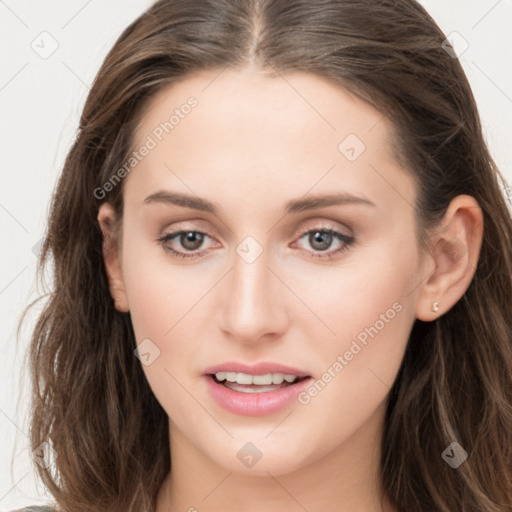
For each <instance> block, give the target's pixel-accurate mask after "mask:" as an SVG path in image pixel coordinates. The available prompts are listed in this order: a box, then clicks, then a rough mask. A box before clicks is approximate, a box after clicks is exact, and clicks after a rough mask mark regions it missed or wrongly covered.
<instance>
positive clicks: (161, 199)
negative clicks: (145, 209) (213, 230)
mask: <svg viewBox="0 0 512 512" xmlns="http://www.w3.org/2000/svg"><path fill="white" fill-rule="evenodd" d="M143 204H173V205H176V206H183V207H186V208H192V209H194V210H200V211H203V212H208V213H212V214H214V215H215V214H217V213H218V211H219V209H220V208H219V207H218V205H216V204H214V203H212V202H210V201H208V200H206V199H202V198H200V197H197V196H191V195H188V194H182V193H179V192H169V191H158V192H155V193H154V194H151V195H150V196H148V197H146V199H144V202H143ZM345 204H362V205H367V206H371V207H376V205H375V203H373V202H372V201H370V200H369V199H366V198H364V197H359V196H356V195H353V194H350V193H348V192H343V193H338V194H327V195H313V196H310V197H308V198H307V199H303V198H301V199H293V200H291V201H288V202H287V203H286V204H285V206H284V212H285V214H289V213H299V212H303V211H306V210H315V209H319V208H325V207H327V206H338V205H345Z"/></svg>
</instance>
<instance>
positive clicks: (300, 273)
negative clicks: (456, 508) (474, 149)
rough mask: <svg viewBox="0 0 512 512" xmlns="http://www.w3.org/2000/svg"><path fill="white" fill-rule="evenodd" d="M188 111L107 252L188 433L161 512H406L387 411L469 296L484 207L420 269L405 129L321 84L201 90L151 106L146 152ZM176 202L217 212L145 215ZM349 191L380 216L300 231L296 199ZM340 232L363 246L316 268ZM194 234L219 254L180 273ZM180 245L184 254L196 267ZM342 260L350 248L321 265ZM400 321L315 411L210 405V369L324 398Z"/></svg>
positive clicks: (244, 80)
mask: <svg viewBox="0 0 512 512" xmlns="http://www.w3.org/2000/svg"><path fill="white" fill-rule="evenodd" d="M190 96H194V97H195V98H196V99H197V100H198V106H197V107H196V108H194V109H193V110H192V111H191V113H190V114H188V115H187V116H185V117H184V118H183V119H180V122H179V124H178V125H176V126H175V127H174V129H173V130H172V132H170V133H169V134H168V135H166V137H164V138H163V140H162V141H161V142H160V143H159V144H158V145H157V146H156V147H155V148H154V149H152V150H151V151H150V152H149V154H148V155H147V156H146V157H145V158H144V159H143V160H142V161H141V162H140V163H139V164H138V165H137V166H136V168H134V169H133V170H132V171H131V173H130V174H129V175H128V176H127V177H126V178H125V180H124V183H123V187H124V189H123V194H124V201H125V207H124V213H123V219H122V227H123V229H122V245H121V246H119V245H117V246H116V245H112V246H108V244H107V245H106V246H105V251H104V255H105V265H106V269H107V273H108V276H109V279H110V284H111V293H112V297H115V298H116V299H118V300H117V301H116V302H115V304H116V307H117V309H118V310H119V311H121V312H129V313H130V315H131V319H132V322H133V327H134V332H135V335H136V339H137V343H140V342H142V340H144V339H146V338H149V339H150V340H151V341H152V343H154V345H156V346H157V347H158V349H159V350H160V355H159V356H158V357H157V358H156V359H155V360H154V361H153V362H152V363H151V364H150V365H147V366H143V369H144V372H145V374H146V376H147V379H148V381H149V384H150V386H151V388H152V390H153V392H154V394H155V396H156V397H157V399H158V400H159V402H160V403H161V404H162V407H163V408H164V409H165V411H166V413H167V414H168V416H169V419H170V422H169V423H170V428H169V435H170V442H171V455H170V456H171V467H172V468H173V469H172V472H171V473H170V474H169V475H168V477H167V478H166V480H165V481H164V483H163V485H162V488H161V491H160V493H159V495H158V502H157V508H156V510H157V512H163V511H173V510H179V511H186V510H189V511H190V512H192V511H193V510H198V511H200V512H207V511H218V510H223V511H240V510H244V511H247V512H252V511H258V512H259V511H261V510H262V508H261V505H262V503H264V504H265V510H266V511H267V512H274V511H280V512H281V511H282V510H287V511H295V510H297V511H301V510H304V509H306V510H308V511H331V510H332V511H334V510H336V511H338V512H349V511H350V512H354V511H365V512H366V511H367V512H373V511H375V512H376V511H382V510H385V511H391V510H394V509H393V508H392V507H391V506H390V505H389V503H388V501H387V499H386V498H385V496H384V499H383V500H382V502H381V500H380V496H381V492H382V489H381V487H380V483H379V457H380V440H381V436H382V428H383V418H384V413H385V401H386V398H387V395H388V393H389V389H390V387H391V386H392V383H393V381H394V379H395V377H396V375H397V372H398V369H399V367H400V363H401V361H402V358H403V354H404V350H405V347H406V343H407V340H408V336H409V334H410V331H411V329H412V326H413V323H414V321H415V319H416V318H418V319H421V320H423V321H433V320H435V319H436V318H437V317H438V316H439V315H441V314H444V313H445V312H446V311H448V310H449V309H450V308H451V307H452V306H453V305H454V304H455V303H456V302H457V301H458V300H459V299H460V297H461V296H462V295H463V293H464V292H465V291H466V289H467V287H468V286H469V284H470V281H471V279H472V277H473V274H474V270H475V267H476V262H477V259H478V253H479V250H480V246H481V238H482V231H483V218H482V213H481V210H480V208H479V206H478V204H477V203H476V201H475V200H474V199H473V198H472V197H469V196H458V197H457V198H455V199H454V200H453V201H452V203H451V204H450V207H449V209H448V211H447V213H446V215H445V218H444V220H443V222H442V224H441V225H440V226H438V229H436V231H435V233H433V234H432V235H431V242H432V251H431V252H429V253H425V254H421V253H420V251H419V248H418V245H417V243H416V238H415V221H414V210H413V207H412V205H414V201H415V197H416V188H415V182H414V180H413V178H412V176H411V175H410V174H409V172H408V171H407V170H406V169H403V168H402V167H400V165H399V163H398V162H397V160H396V159H395V158H394V156H393V153H392V150H391V142H392V140H393V127H392V125H391V124H390V123H389V122H388V120H387V119H386V118H384V117H383V116H382V114H381V113H379V112H378V111H377V110H375V109H374V108H373V107H371V106H369V105H367V104H366V103H364V102H362V101H361V100H359V99H357V98H356V97H354V96H352V95H350V94H349V93H347V92H346V91H344V90H343V89H341V88H340V87H339V86H336V85H333V84H331V83H330V82H328V81H326V80H325V79H323V78H320V77H317V76H314V75H311V74H306V73H292V74H287V75H284V76H277V77H270V76H266V75H265V74H264V73H263V72H261V71H258V70H254V69H248V70H243V71H240V70H237V71H235V70H224V71H223V72H222V73H220V74H219V71H218V70H215V71H203V72H201V73H196V74H194V75H191V76H189V77H187V78H186V79H183V80H181V81H180V82H178V83H177V84H174V85H173V86H171V87H168V88H167V89H165V90H163V91H160V92H159V93H158V94H157V95H156V96H154V97H153V98H152V99H151V102H150V103H149V104H148V106H147V108H146V112H145V116H144V118H143V119H142V121H141V123H140V125H139V127H138V130H137V133H136V140H135V144H134V147H140V146H141V145H142V144H143V143H144V141H145V140H146V137H147V136H148V135H149V134H151V133H152V130H154V128H155V127H156V126H158V125H159V123H161V122H162V121H164V120H166V119H168V117H169V113H170V112H172V111H174V109H176V108H179V107H180V106H181V105H183V104H184V103H186V100H187V98H188V97H190ZM348 134H355V135H357V137H358V138H359V139H360V140H362V141H363V142H364V144H365V146H366V149H365V151H364V152H362V153H361V154H360V156H359V157H358V158H357V159H355V160H354V161H349V160H348V159H347V158H346V157H345V155H344V154H342V152H340V150H339V149H338V145H339V144H340V142H342V141H343V140H344V139H345V137H347V135H348ZM161 190H167V191H175V192H181V193H186V194H190V195H193V196H194V197H197V196H198V197H201V198H205V199H207V200H209V201H211V202H213V203H215V204H216V205H217V206H218V209H219V210H218V212H217V214H212V213H208V212H204V211H198V210H194V209H191V208H186V207H182V206H176V205H171V204H163V203H152V204H144V199H145V198H146V197H147V196H149V195H150V194H153V193H155V192H157V191H161ZM334 192H350V193H352V194H354V195H357V196H359V197H363V198H366V199H368V200H370V201H372V202H373V203H374V206H368V205H365V204H343V205H334V206H328V207H323V208H320V209H315V210H308V211H303V212H299V213H290V214H288V215H283V212H284V205H285V203H286V202H287V201H289V200H292V199H299V198H309V197H311V196H313V195H317V194H318V195H322V194H329V193H334ZM113 218H114V213H113V211H112V208H111V206H110V205H109V204H108V203H104V204H103V205H102V206H101V207H100V209H99V213H98V221H99V223H100V226H101V228H102V230H103V232H104V235H105V237H106V239H108V238H107V237H108V236H109V235H110V233H109V229H110V228H109V224H108V222H109V221H111V220H112V219H113ZM326 227H327V228H332V229H335V230H337V231H339V232H341V233H343V234H345V235H347V236H350V235H353V236H354V237H355V242H354V243H353V244H352V245H351V246H349V247H348V248H347V250H346V251H344V252H342V253H338V254H337V255H336V256H335V257H333V259H330V260H329V259H328V258H325V259H321V258H315V257H311V255H314V254H316V255H318V254H322V250H321V249H319V248H318V245H315V240H314V239H313V240H312V239H311V238H310V237H309V235H308V234H306V235H305V236H302V235H303V234H304V233H308V232H309V230H313V234H314V232H315V231H316V230H321V229H322V228H326ZM179 229H184V230H190V231H194V230H195V231H200V232H203V233H206V234H207V235H208V236H207V237H205V238H204V241H203V243H202V245H201V244H200V243H198V244H197V245H198V246H199V249H189V250H188V252H189V253H194V252H195V253H196V254H197V253H200V252H201V251H204V252H203V256H196V257H192V258H177V257H173V256H172V255H171V254H170V253H169V252H168V251H166V250H165V248H164V245H162V243H161V242H158V241H157V238H158V237H159V236H160V235H162V234H167V233H171V232H173V231H177V230H179ZM247 236H252V237H253V238H254V239H255V240H256V241H257V243H258V244H259V245H260V247H261V249H262V251H263V252H262V253H261V255H260V256H259V257H258V258H257V259H256V260H255V261H254V262H252V263H250V264H249V263H247V262H246V261H245V260H244V259H243V258H242V257H241V256H240V255H239V254H238V253H237V252H236V248H237V246H238V245H239V244H240V243H241V242H242V241H243V240H244V239H245V237H247ZM181 242H182V243H183V239H182V240H181ZM182 243H180V240H179V238H175V239H174V241H172V242H169V241H168V242H166V244H167V247H169V246H171V247H172V248H173V249H175V250H178V251H181V252H187V248H186V247H184V246H183V245H182ZM342 246H343V243H342V242H339V241H337V239H336V238H333V239H332V243H331V245H330V246H328V247H327V249H325V250H324V251H323V253H325V252H333V251H335V250H336V249H338V248H340V247H342ZM189 247H190V246H189ZM454 250H456V251H458V257H455V258H454V257H453V251H454ZM228 271H229V272H228ZM434 301H437V302H438V303H439V305H440V308H439V311H438V312H437V313H436V312H433V311H432V302H434ZM395 303H398V304H399V305H400V306H401V309H400V312H398V313H396V315H394V318H393V319H392V320H389V321H388V322H386V323H385V326H384V328H382V329H381V330H379V332H378V334H377V335H376V336H375V337H374V338H369V339H368V343H367V345H366V346H364V347H363V348H362V350H361V351H360V352H358V353H357V355H356V356H354V357H353V358H352V359H351V360H350V361H348V362H347V364H346V366H344V368H343V370H342V371H341V372H339V373H336V374H335V375H336V376H335V377H334V378H332V379H331V381H330V382H329V383H328V384H327V385H326V386H325V388H324V389H323V390H322V391H321V392H320V393H318V394H317V395H316V396H314V397H313V398H311V400H310V402H309V403H307V404H305V405H304V404H301V403H299V402H294V403H293V404H292V406H291V407H288V408H286V409H285V410H282V411H279V412H277V413H273V414H269V415H265V416H260V417H247V416H241V415H237V414H234V413H231V412H229V411H226V410H224V409H222V408H221V407H219V406H218V405H217V404H216V403H215V402H214V401H213V400H212V398H211V397H210V395H209V393H208V391H207V388H206V386H205V381H204V377H202V374H203V372H204V370H205V368H207V367H208V366H211V365H214V364H218V363H221V362H224V361H233V360H236V361H242V362H245V363H248V364H252V363H256V362H260V361H272V362H278V363H282V364H286V365H289V366H293V367H296V368H299V369H301V370H304V371H306V372H307V373H308V374H309V375H311V376H313V377H314V378H315V379H321V378H322V375H323V374H324V373H325V372H326V371H327V369H328V368H330V367H331V368H332V365H333V363H335V362H336V360H337V357H338V355H340V354H341V355H342V354H344V353H345V352H346V351H347V350H349V349H350V346H351V343H352V341H353V340H354V339H355V338H356V336H357V335H358V334H360V333H361V332H362V331H364V329H365V328H367V327H370V326H373V325H375V324H376V321H377V320H379V319H380V318H381V316H380V315H382V314H385V313H386V311H388V310H389V309H390V308H392V305H393V304H395ZM247 442H251V443H253V444H254V445H255V446H256V447H257V448H258V449H259V450H260V452H261V453H262V458H261V459H260V460H259V461H258V462H257V463H256V464H255V465H254V466H252V467H250V468H248V467H246V466H245V465H244V464H242V463H241V461H240V460H239V459H238V457H237V453H238V451H239V450H240V449H241V448H242V447H243V446H244V445H245V444H246V443H247Z"/></svg>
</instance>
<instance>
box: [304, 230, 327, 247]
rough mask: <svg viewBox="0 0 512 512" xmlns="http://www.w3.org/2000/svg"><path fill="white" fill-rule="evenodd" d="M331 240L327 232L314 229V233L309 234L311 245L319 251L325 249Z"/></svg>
mask: <svg viewBox="0 0 512 512" xmlns="http://www.w3.org/2000/svg"><path fill="white" fill-rule="evenodd" d="M331 242H332V235H331V234H329V233H324V232H322V231H316V232H315V233H312V234H311V235H309V243H310V244H311V247H314V248H315V249H317V250H319V251H325V249H327V248H328V247H329V246H330V245H331Z"/></svg>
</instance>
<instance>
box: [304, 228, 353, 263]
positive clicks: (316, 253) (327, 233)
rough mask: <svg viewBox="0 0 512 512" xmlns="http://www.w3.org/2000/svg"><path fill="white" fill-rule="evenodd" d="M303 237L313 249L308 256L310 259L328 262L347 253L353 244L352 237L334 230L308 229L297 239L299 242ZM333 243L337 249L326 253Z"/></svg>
mask: <svg viewBox="0 0 512 512" xmlns="http://www.w3.org/2000/svg"><path fill="white" fill-rule="evenodd" d="M305 237H306V242H307V243H308V244H309V246H310V247H311V248H312V249H313V253H310V254H309V256H310V257H311V258H324V259H329V260H331V259H333V258H334V257H336V256H337V255H340V254H342V253H344V252H345V251H348V250H349V248H350V246H351V245H352V244H353V243H354V242H355V238H354V237H353V236H348V235H345V234H343V233H341V232H340V231H337V230H335V229H331V228H324V227H321V228H316V229H310V230H308V231H306V232H304V233H303V234H302V235H301V236H300V237H299V240H302V239H303V238H305ZM333 243H336V244H338V245H339V246H338V248H337V249H334V250H331V251H327V250H328V249H329V248H330V247H331V246H332V245H333Z"/></svg>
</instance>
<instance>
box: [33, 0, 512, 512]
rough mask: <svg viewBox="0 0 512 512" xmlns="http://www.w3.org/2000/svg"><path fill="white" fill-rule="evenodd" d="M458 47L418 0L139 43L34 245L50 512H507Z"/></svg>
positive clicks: (511, 282) (509, 381) (489, 255)
mask: <svg viewBox="0 0 512 512" xmlns="http://www.w3.org/2000/svg"><path fill="white" fill-rule="evenodd" d="M376 20H378V23H376V22H375V21H376ZM445 40H446V36H445V35H444V34H443V33H442V32H441V31H440V29H439V28H438V27H437V26H436V25H435V23H434V22H433V20H432V19H431V18H430V17H429V15H428V14H427V13H426V12H425V10H424V9H423V8H422V7H421V6H420V5H419V4H417V3H416V2H412V1H409V0H399V1H393V2H391V1H383V2H365V1H362V0H361V1H350V2H349V1H342V0H336V1H335V0H332V1H323V2H309V1H307V2H306V1H304V2H287V1H284V0H283V1H281V0H277V1H276V0H274V1H259V2H257V1H248V2H229V1H221V0H215V1H213V0H210V1H204V0H197V1H186V2H185V1H175V2H170V1H169V0H165V1H164V0H161V1H159V2H157V3H155V4H154V5H153V6H152V7H151V8H150V9H149V10H148V11H147V12H146V13H144V14H143V15H142V16H141V17H140V18H139V19H137V20H136V21H135V22H134V23H133V24H132V25H130V26H129V27H128V28H127V29H126V30H125V31H124V33H123V34H122V35H121V37H120V38H119V40H118V41H117V42H116V44H115V45H114V47H113V49H112V50H111V51H110V53H109V55H108V56H107V58H106V59H105V62H104V63H103V65H102V67H101V69H100V71H99V74H98V76H97V78H96V80H95V82H94V85H93V87H92V89H91V92H90V94H89V97H88V99H87V102H86V105H85V107H84V111H83V114H82V117H81V121H80V127H79V132H78V136H77V139H76V141H75V143H74V145H73V147H72V148H71V150H70V152H69V154H68V157H67V160H66V162H65V166H64V169H63V172H62V175H61V177H60V180H59V183H58V186H57V189H56V191H55V195H54V198H53V206H52V210H51V217H50V222H49V228H48V233H47V236H46V239H45V242H44V246H43V249H42V254H41V270H42V269H43V266H44V265H45V264H48V263H49V261H50V260H49V257H50V255H51V256H52V258H53V262H54V269H55V281H54V285H53V289H52V291H51V293H50V296H49V301H48V303H47V305H46V306H45V309H44V311H43V313H42V314H41V317H40V319H39V322H38V324H37V326H36V329H35V332H34V335H33V339H32V346H31V372H32V375H33V379H34V413H33V418H32V430H31V436H32V438H31V439H32V446H33V449H34V450H40V451H42V452H44V457H43V460H44V461H45V463H44V464H40V465H38V467H37V469H38V471H39V474H40V476H41V478H42V480H43V482H44V483H45V485H46V486H47V487H48V489H49V491H50V492H51V494H52V495H53V496H54V497H55V500H56V505H57V508H56V510H62V511H65V512H73V511H86V510H87V511H93V510H98V511H99V510H111V511H143V510H144V511H146V510H147V511H156V512H162V511H166V510H171V511H174V510H188V511H190V512H191V511H195V510H198V511H201V512H202V511H213V510H224V511H228V510H237V511H238V510H244V511H252V510H262V509H264V510H266V511H273V510H277V509H279V510H283V509H284V510H309V511H316V510H337V511H344V512H346V511H355V510H358V511H359V510H364V511H368V512H370V511H372V512H373V511H386V512H389V511H427V510H429V511H430V510H436V511H437V510H439V511H454V510H461V511H477V510H479V511H480V510H486V511H493V512H504V511H510V510H512V453H511V447H512V332H511V326H510V322H508V321H507V320H508V319H510V318H511V317H512V311H511V309H512V300H511V299H512V265H511V255H512V222H511V218H510V213H509V212H508V210H507V206H506V203H505V200H504V198H503V196H502V195H501V192H500V187H499V182H498V178H501V179H502V177H501V175H500V173H499V171H498V170H497V169H496V167H495V165H494V163H493V160H492V158H491V156H490V155H489V152H488V150H487V148H486V145H485V142H484V139H483V135H482V129H481V125H480V122H479V117H478V113H477V107H476V105H475V101H474V98H473V95H472V93H471V89H470V87H469V84H468V82H467V79H466V77H465V75H464V73H463V71H462V68H461V66H460V64H459V62H458V60H457V59H456V58H454V53H453V51H447V46H446V43H445ZM448 50H450V48H449V47H448Z"/></svg>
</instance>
